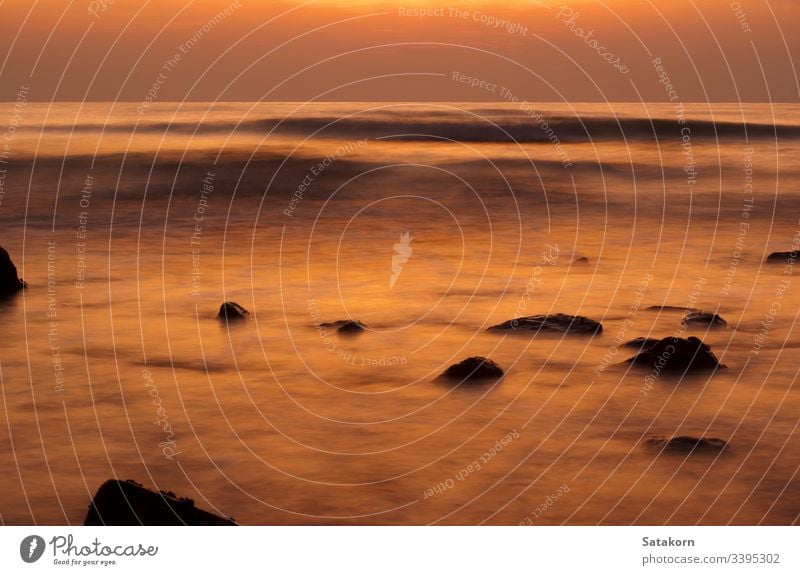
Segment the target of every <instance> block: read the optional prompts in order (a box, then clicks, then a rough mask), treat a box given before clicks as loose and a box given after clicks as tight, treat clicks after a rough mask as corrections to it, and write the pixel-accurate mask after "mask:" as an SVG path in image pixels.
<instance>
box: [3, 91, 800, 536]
mask: <svg viewBox="0 0 800 575" xmlns="http://www.w3.org/2000/svg"><path fill="white" fill-rule="evenodd" d="M373 108H374V109H373ZM543 112H544V113H545V117H547V118H550V119H551V123H552V125H553V126H556V127H557V128H554V133H555V134H559V133H562V134H564V137H563V138H560V139H559V142H560V144H559V145H560V146H561V147H560V148H557V147H556V146H555V145H554V144H553V142H552V140H549V139H548V138H547V137H544V138H543V137H542V127H541V126H540V125H539V124H537V123H536V122H535V121H534V120H533V119H532V118H531V116H530V115H528V114H525V113H524V112H523V111H521V110H519V109H517V108H515V107H513V106H512V105H494V104H492V105H489V104H481V105H460V104H452V103H451V104H429V105H414V104H396V105H395V104H336V105H331V104H325V105H322V104H317V105H306V106H300V105H299V104H258V105H255V106H254V105H251V104H225V105H216V106H211V105H206V104H191V105H183V106H181V107H179V106H177V105H173V104H163V105H157V104H154V105H153V107H152V108H151V109H150V110H148V111H147V113H146V114H145V115H144V116H140V115H138V114H137V113H136V107H135V105H131V104H116V105H113V106H112V105H111V104H91V105H88V104H87V105H83V106H82V105H80V104H58V105H52V106H48V105H41V104H28V105H27V106H26V107H25V109H24V110H23V111H22V118H21V122H20V126H19V128H18V129H17V130H16V131H15V132H14V133H13V134H12V138H11V140H10V142H9V148H7V154H6V163H4V164H3V167H4V168H5V169H6V172H5V173H4V177H3V180H2V182H3V188H2V196H0V199H1V200H2V203H0V221H1V222H2V230H3V232H2V235H1V236H0V244H2V245H3V246H4V247H5V248H6V249H8V250H9V251H10V252H11V254H12V257H13V258H14V260H15V262H16V263H17V266H18V267H19V268H20V274H21V275H22V276H23V277H24V278H25V279H26V280H27V281H28V283H29V284H30V288H29V289H28V290H27V291H26V292H25V293H24V294H22V295H21V296H19V297H17V298H15V299H13V300H10V301H7V302H2V303H0V306H2V307H3V313H2V315H0V325H2V330H3V333H4V334H5V335H6V337H4V338H3V339H2V342H0V377H2V387H0V389H1V390H2V404H3V409H2V411H0V419H2V425H0V447H2V449H1V450H0V453H1V454H2V455H0V457H1V458H2V459H0V461H2V468H3V469H4V473H2V474H0V494H2V495H0V520H2V522H3V523H5V524H20V523H23V524H24V523H55V524H64V523H80V522H81V521H82V520H83V517H84V515H85V510H86V506H87V504H88V501H89V499H90V497H91V494H92V493H93V492H94V490H95V489H96V488H97V487H98V486H99V485H100V483H101V482H102V481H103V480H105V479H106V478H108V477H111V476H116V477H120V478H135V479H137V480H138V481H141V482H143V483H144V484H145V485H147V486H150V487H152V486H157V487H159V488H162V489H169V490H172V491H175V492H177V493H180V494H182V495H188V496H191V497H193V498H195V499H196V501H197V503H198V505H199V506H201V507H204V508H206V509H210V510H217V511H218V512H220V513H224V514H227V515H231V516H233V517H235V518H236V519H237V520H238V521H240V522H242V523H248V524H286V523H303V524H308V523H312V524H316V523H320V524H327V523H337V524H340V523H348V524H349V523H370V524H372V523H379V524H384V523H388V524H420V523H436V522H438V523H447V524H450V523H455V524H476V523H491V524H495V523H499V524H517V523H520V522H533V523H537V524H560V523H570V524H597V523H603V524H631V523H640V524H662V523H671V524H694V523H706V524H727V523H736V524H755V523H766V524H790V523H796V522H797V520H798V514H799V513H800V496H799V495H798V493H800V491H799V490H798V479H797V470H798V465H800V452H799V451H798V440H799V439H800V437H799V436H798V431H797V426H798V416H797V413H798V409H799V408H800V405H799V401H798V399H797V394H796V393H795V391H796V390H795V389H794V382H795V380H796V377H797V368H796V367H795V366H794V364H793V363H792V362H791V357H793V355H794V353H795V351H796V349H797V336H796V333H797V330H796V328H795V321H796V319H797V313H798V301H800V295H798V288H797V287H796V286H795V285H794V284H795V283H796V280H795V278H794V277H793V276H792V272H793V269H792V268H788V269H786V268H784V267H783V266H780V265H779V266H766V265H764V264H762V262H763V260H764V257H765V255H766V254H768V253H769V252H771V251H776V250H788V249H790V248H791V246H792V242H793V241H794V240H795V235H796V234H797V233H798V230H800V221H798V218H799V217H800V214H798V205H800V204H799V203H798V195H797V192H798V187H797V178H798V169H799V168H800V166H799V165H798V160H797V158H798V153H797V152H798V140H796V139H795V136H794V133H793V131H794V130H796V129H797V126H798V125H800V123H798V120H797V118H798V114H797V112H798V109H797V107H796V106H788V105H787V106H779V107H769V106H752V105H748V106H744V107H739V106H715V107H714V108H713V109H710V110H709V109H704V108H703V107H701V106H695V107H690V110H689V112H688V116H687V118H688V124H687V125H688V126H690V127H691V128H693V129H694V131H691V130H690V131H689V141H688V143H689V145H688V146H687V145H686V143H687V142H686V139H685V138H684V139H682V134H681V126H679V125H678V123H677V121H675V120H676V117H675V115H674V111H673V109H672V108H670V107H667V106H648V107H646V108H645V107H643V106H634V105H614V106H600V105H581V106H567V105H545V106H543ZM3 113H4V114H6V115H8V114H10V113H11V111H10V110H4V112H3ZM649 118H653V119H660V122H655V123H654V124H653V125H654V126H656V128H655V133H653V131H651V133H649V134H648V132H647V126H648V125H649ZM176 119H179V120H180V125H178V126H176V125H174V124H172V122H174V121H175V120H176ZM617 119H619V120H620V124H619V126H618V129H617V133H616V134H615V133H614V124H615V123H616V120H617ZM643 119H644V120H645V121H644V122H642V121H641V120H643ZM631 120H636V121H635V122H633V121H631ZM673 121H675V125H674V129H672V128H671V127H670V126H671V122H673ZM492 122H494V123H496V124H499V125H500V126H501V128H502V129H499V128H495V127H493V126H492ZM279 123H280V124H281V125H280V126H278V124H279ZM743 123H746V126H747V130H745V127H743V126H744V125H745V124H743ZM329 124H330V125H329ZM426 126H429V127H430V130H426V129H425V127H426ZM609 126H611V127H609ZM643 126H644V128H643ZM764 126H768V127H769V126H776V127H775V128H774V129H775V132H776V133H777V134H778V135H777V136H775V135H774V134H773V136H772V137H770V129H767V128H765V127H764ZM581 129H583V130H584V131H583V133H581ZM504 130H505V131H504ZM506 132H508V133H509V134H511V135H512V136H514V140H517V141H513V140H512V139H510V138H509V137H507V134H506ZM409 134H414V135H413V136H410V135H409ZM715 134H722V137H719V136H717V137H715ZM684 135H685V133H684ZM400 136H402V137H400ZM448 138H451V139H452V140H454V141H450V140H448ZM682 144H683V146H682ZM326 158H327V159H326ZM751 164H752V166H751ZM751 172H752V173H751ZM692 173H694V174H695V175H694V176H692ZM750 177H752V181H751V180H749V179H748V178H750ZM751 183H752V187H751V186H750V184H751ZM204 186H205V188H204ZM301 186H302V188H303V189H302V190H301V191H300V192H299V193H298V188H300V187H301ZM405 233H409V234H410V236H411V240H410V243H408V242H406V245H407V246H410V248H411V249H410V253H408V250H405V249H404V248H402V247H400V248H398V247H396V246H397V245H400V246H402V244H403V242H402V240H401V237H402V235H403V234H405ZM83 236H85V237H83ZM574 255H582V256H586V257H588V259H589V260H590V263H589V264H588V265H579V264H575V265H572V263H571V262H572V259H573V256H574ZM393 258H395V262H394V263H395V269H394V270H393ZM398 270H399V271H398ZM393 274H394V275H395V282H394V284H393V285H391V279H392V276H393ZM84 276H85V277H84ZM226 300H233V301H237V302H239V303H240V304H242V305H244V306H245V307H246V308H248V309H249V310H251V312H253V315H254V317H253V320H252V321H250V322H247V323H245V324H243V325H236V326H231V327H230V328H228V327H226V326H225V325H222V324H220V322H219V321H217V320H216V319H215V314H216V311H217V308H218V307H219V304H220V303H221V302H222V301H226ZM661 304H670V305H676V306H694V307H699V308H703V309H705V310H709V311H715V312H718V313H720V314H721V315H722V316H723V317H725V318H726V319H727V320H728V322H729V324H730V328H729V329H724V330H717V331H711V332H708V333H705V332H704V331H703V330H698V329H691V330H689V332H688V333H689V334H691V335H696V336H699V337H701V338H703V339H704V340H705V341H706V342H707V343H709V344H711V345H712V347H713V350H714V352H715V353H716V354H717V355H718V356H719V357H721V360H722V361H723V363H725V364H727V366H728V369H727V370H724V371H721V372H719V373H716V374H715V375H713V376H711V377H708V376H696V377H691V378H686V379H685V380H683V381H677V380H676V378H674V377H669V376H662V377H660V378H659V379H658V381H656V382H655V384H653V385H649V384H648V383H647V381H646V380H645V377H646V376H647V375H649V374H648V372H646V371H645V372H642V371H640V370H636V371H634V370H628V369H627V366H618V365H616V364H618V363H619V362H621V361H622V360H623V359H625V358H627V357H629V356H630V355H632V352H631V350H629V349H623V348H621V347H617V345H616V342H618V341H621V340H623V339H624V340H627V339H632V338H634V337H638V336H648V335H649V336H653V337H661V336H666V335H670V334H674V333H676V331H679V330H680V329H681V328H680V317H681V315H680V313H676V312H654V311H645V310H644V308H646V307H647V306H650V305H661ZM550 312H563V313H569V314H582V315H586V316H588V317H591V318H594V319H597V320H599V321H602V322H603V325H604V327H605V330H604V333H603V334H602V335H601V336H598V337H594V338H581V337H565V338H555V337H536V338H528V337H516V336H509V337H504V336H501V335H497V334H489V333H486V332H485V328H486V327H488V326H489V325H492V324H494V323H498V322H500V321H504V320H507V319H510V318H512V317H515V316H517V315H520V314H528V315H529V314H535V313H550ZM345 318H354V319H359V320H361V321H363V322H364V323H365V324H366V325H367V326H368V327H369V329H368V331H367V332H366V333H363V334H360V335H358V336H356V337H341V336H338V335H336V334H330V333H327V332H325V331H322V330H320V329H318V328H317V327H316V324H317V323H318V322H319V321H335V320H339V319H345ZM470 355H485V356H489V357H491V358H492V359H493V360H495V361H496V362H498V363H499V364H500V365H501V366H503V367H504V368H505V369H506V371H507V375H506V377H504V378H503V379H502V380H501V381H500V382H499V383H497V384H496V385H492V384H488V385H478V386H459V387H454V386H450V385H446V384H444V383H442V382H438V381H434V379H435V378H436V376H437V375H438V374H439V373H441V372H442V371H443V370H444V369H445V368H446V367H447V366H448V365H450V364H452V363H454V362H455V361H458V360H460V359H463V358H465V357H468V356H470ZM606 366H607V367H606ZM159 406H160V408H161V411H160V412H159V411H158V409H159ZM671 434H689V435H707V436H713V437H720V438H723V439H725V440H727V441H729V442H730V449H729V450H728V451H727V452H724V453H723V454H721V455H720V456H719V457H717V456H716V455H692V456H690V457H685V456H683V455H674V454H670V455H661V456H659V455H658V453H657V452H653V451H652V450H648V449H645V448H644V447H643V446H642V442H643V441H644V440H645V439H646V438H647V437H649V436H651V435H671ZM498 446H499V448H498ZM564 486H566V489H564ZM559 489H561V491H559ZM554 494H555V495H554Z"/></svg>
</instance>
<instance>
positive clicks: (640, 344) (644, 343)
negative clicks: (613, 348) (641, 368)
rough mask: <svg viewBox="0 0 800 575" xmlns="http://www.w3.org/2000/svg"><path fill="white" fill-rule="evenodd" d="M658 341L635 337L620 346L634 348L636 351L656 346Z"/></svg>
mask: <svg viewBox="0 0 800 575" xmlns="http://www.w3.org/2000/svg"><path fill="white" fill-rule="evenodd" d="M659 341H661V340H660V339H655V338H652V337H637V338H635V339H632V340H630V341H626V342H625V343H623V344H622V346H623V347H634V348H636V349H649V348H651V347H653V346H654V345H655V344H657V343H658V342H659Z"/></svg>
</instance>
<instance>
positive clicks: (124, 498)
mask: <svg viewBox="0 0 800 575" xmlns="http://www.w3.org/2000/svg"><path fill="white" fill-rule="evenodd" d="M83 524H84V525H150V526H152V525H236V522H235V521H234V520H233V519H230V518H228V517H220V516H219V515H214V514H213V513H209V512H208V511H203V510H202V509H198V508H197V507H195V506H194V501H193V500H191V499H187V498H185V497H180V498H179V497H177V496H176V495H175V494H174V493H172V492H171V491H166V492H165V491H151V490H150V489H146V488H145V487H143V486H142V485H140V484H139V483H136V482H135V481H133V480H131V479H128V480H127V481H120V480H118V479H109V480H108V481H106V482H105V483H103V485H101V486H100V489H98V490H97V493H96V494H95V496H94V498H93V499H92V502H91V503H90V504H89V512H88V513H87V514H86V519H85V520H84V522H83Z"/></svg>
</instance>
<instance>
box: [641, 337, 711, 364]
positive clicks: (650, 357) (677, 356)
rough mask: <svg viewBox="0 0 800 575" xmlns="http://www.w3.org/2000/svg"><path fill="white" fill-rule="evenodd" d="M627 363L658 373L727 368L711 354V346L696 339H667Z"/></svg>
mask: <svg viewBox="0 0 800 575" xmlns="http://www.w3.org/2000/svg"><path fill="white" fill-rule="evenodd" d="M625 363H632V364H634V365H637V366H642V367H649V368H652V369H654V370H656V371H681V372H682V371H697V370H708V369H716V368H718V367H722V368H724V367H725V366H724V365H723V364H721V363H720V362H719V360H718V359H717V357H716V356H715V355H714V354H713V353H712V352H711V346H709V345H708V344H705V343H703V342H702V341H700V340H699V339H697V338H696V337H690V338H688V339H683V338H681V337H665V338H664V339H662V340H661V341H659V342H657V343H656V344H654V345H653V346H652V347H650V348H649V349H646V350H644V351H642V352H640V353H638V354H637V355H635V356H633V357H632V358H630V359H627V360H625Z"/></svg>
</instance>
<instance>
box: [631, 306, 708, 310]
mask: <svg viewBox="0 0 800 575" xmlns="http://www.w3.org/2000/svg"><path fill="white" fill-rule="evenodd" d="M644 311H697V310H696V309H694V308H693V307H685V306H680V305H651V306H649V307H646V308H645V309H644Z"/></svg>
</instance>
